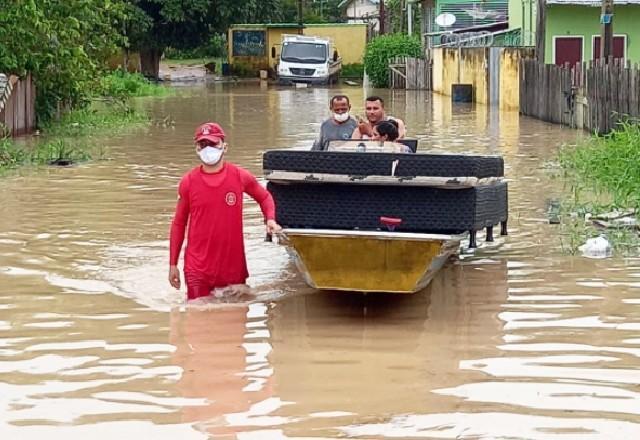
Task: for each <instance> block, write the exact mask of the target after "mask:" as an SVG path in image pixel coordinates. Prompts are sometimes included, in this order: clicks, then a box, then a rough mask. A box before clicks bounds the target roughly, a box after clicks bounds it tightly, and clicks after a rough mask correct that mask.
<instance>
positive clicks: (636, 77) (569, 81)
mask: <svg viewBox="0 0 640 440" xmlns="http://www.w3.org/2000/svg"><path fill="white" fill-rule="evenodd" d="M639 95H640V68H639V67H638V65H637V64H636V65H631V63H626V64H625V63H623V62H622V61H621V60H613V59H612V60H610V62H609V63H605V62H603V61H601V60H598V61H592V62H589V63H583V64H576V65H575V66H568V65H567V66H556V65H552V64H540V63H538V62H537V61H535V60H522V61H521V64H520V112H521V113H522V114H524V115H529V116H533V117H536V118H538V119H542V120H544V121H549V122H553V123H556V124H564V125H569V126H571V127H577V128H584V129H586V130H589V131H592V132H597V133H608V132H609V131H611V130H612V129H613V128H615V126H616V124H617V123H618V122H619V121H621V120H623V119H624V118H632V119H637V118H640V97H639Z"/></svg>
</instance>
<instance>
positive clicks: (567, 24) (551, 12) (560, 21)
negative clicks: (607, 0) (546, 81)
mask: <svg viewBox="0 0 640 440" xmlns="http://www.w3.org/2000/svg"><path fill="white" fill-rule="evenodd" d="M614 14H615V15H614V18H613V32H614V34H615V35H626V36H627V59H628V60H631V61H632V62H634V63H637V62H640V5H615V8H614ZM546 27H547V29H546V35H545V62H546V63H548V64H553V63H554V62H555V60H554V58H553V56H554V53H553V52H554V43H553V37H554V36H564V37H566V36H582V37H584V39H583V45H582V57H583V61H589V60H591V59H593V54H592V51H593V49H592V47H593V46H592V37H593V36H594V35H600V8H599V7H589V6H576V5H548V6H547V26H546Z"/></svg>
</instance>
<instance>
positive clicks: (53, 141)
mask: <svg viewBox="0 0 640 440" xmlns="http://www.w3.org/2000/svg"><path fill="white" fill-rule="evenodd" d="M148 123H149V118H148V117H147V116H146V114H144V113H142V112H140V111H138V110H135V109H132V108H130V107H128V106H124V105H122V104H120V103H114V104H108V105H101V106H99V107H98V108H96V106H95V105H94V106H92V107H90V108H86V109H81V110H74V111H71V112H69V113H67V114H66V115H64V116H63V117H62V119H61V120H60V121H58V122H55V123H51V124H49V125H46V126H44V127H43V132H42V136H41V137H40V138H39V139H37V141H36V142H34V143H32V144H25V145H23V144H17V143H15V142H13V141H12V140H11V139H10V138H3V139H0V171H2V170H7V169H13V168H18V167H21V166H28V165H32V166H34V165H35V166H37V165H48V164H55V165H70V164H72V163H78V162H84V161H88V160H91V159H102V158H104V155H105V152H104V150H102V149H100V148H98V147H97V146H96V145H95V144H94V143H93V141H92V136H94V135H99V136H100V135H106V134H107V133H108V134H113V133H115V132H118V131H121V130H123V129H125V128H130V127H131V126H139V125H143V124H148Z"/></svg>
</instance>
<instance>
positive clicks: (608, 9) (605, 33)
mask: <svg viewBox="0 0 640 440" xmlns="http://www.w3.org/2000/svg"><path fill="white" fill-rule="evenodd" d="M600 23H601V24H602V30H601V31H600V58H602V59H603V60H604V62H605V63H608V62H609V58H610V57H611V56H613V0H602V11H601V14H600Z"/></svg>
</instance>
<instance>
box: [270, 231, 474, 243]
mask: <svg viewBox="0 0 640 440" xmlns="http://www.w3.org/2000/svg"><path fill="white" fill-rule="evenodd" d="M280 234H281V235H282V236H283V237H284V238H285V239H286V238H287V234H291V235H298V236H301V235H302V236H315V237H319V238H320V237H324V238H344V237H352V238H377V239H381V240H410V241H462V240H464V239H465V238H466V235H467V233H466V232H465V233H462V234H433V233H421V232H395V231H360V230H351V229H307V228H284V229H283V230H282V231H281V232H280Z"/></svg>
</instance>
